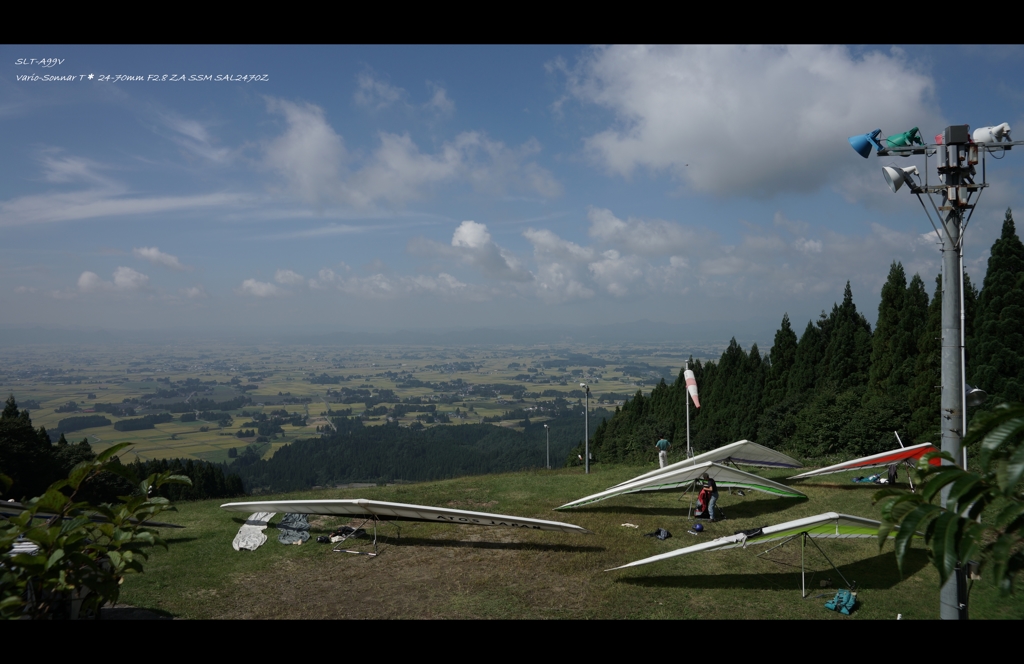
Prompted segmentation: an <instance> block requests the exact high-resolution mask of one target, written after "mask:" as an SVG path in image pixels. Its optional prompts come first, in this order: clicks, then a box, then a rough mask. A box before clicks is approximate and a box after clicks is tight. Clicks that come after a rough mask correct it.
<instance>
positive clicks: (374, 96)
mask: <svg viewBox="0 0 1024 664" xmlns="http://www.w3.org/2000/svg"><path fill="white" fill-rule="evenodd" d="M357 80H358V84H357V85H358V87H357V88H356V92H355V94H354V95H353V96H352V100H353V101H354V102H355V103H356V105H357V106H364V107H366V108H372V109H374V110H378V111H379V110H381V109H385V108H387V107H389V106H393V105H395V104H398V103H400V102H403V101H404V100H405V97H406V96H407V95H406V92H405V90H403V89H402V88H399V87H397V86H394V85H391V84H390V83H387V82H386V81H382V80H380V79H378V78H375V77H374V76H373V74H371V73H370V72H363V73H362V74H359V77H358V79H357ZM442 92H443V91H442Z"/></svg>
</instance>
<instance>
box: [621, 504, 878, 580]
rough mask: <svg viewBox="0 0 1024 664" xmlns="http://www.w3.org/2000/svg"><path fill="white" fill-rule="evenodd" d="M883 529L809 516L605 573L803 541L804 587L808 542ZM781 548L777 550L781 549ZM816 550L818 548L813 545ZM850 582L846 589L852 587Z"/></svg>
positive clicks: (840, 517)
mask: <svg viewBox="0 0 1024 664" xmlns="http://www.w3.org/2000/svg"><path fill="white" fill-rule="evenodd" d="M880 525H881V523H880V522H879V521H875V520H873V519H865V518H862V517H859V516H850V515H849V514H838V513H836V512H826V513H824V514H818V515H816V516H809V517H805V518H803V519H796V520H794V521H787V522H785V523H780V524H778V525H775V526H765V527H763V528H755V529H752V530H747V531H743V532H739V533H736V534H735V535H729V536H726V537H719V538H717V539H713V540H711V541H710V542H703V543H701V544H695V545H694V546H688V547H686V548H683V549H677V550H675V551H669V552H668V553H662V554H659V555H657V556H651V557H650V558H644V559H643V560H637V561H634V562H631V563H627V564H625V565H621V566H619V567H613V568H612V569H608V570H605V571H606V572H614V571H615V570H620V569H626V568H627V567H638V566H640V565H649V564H651V563H657V562H661V561H663V560H668V559H669V558H676V557H678V556H686V555H689V554H691V553H701V552H704V551H720V550H722V549H735V548H738V547H743V548H744V549H745V548H747V547H748V546H750V545H751V544H758V545H760V544H762V543H766V542H773V541H776V540H785V541H784V542H782V544H785V543H786V542H790V541H792V540H794V539H796V538H798V537H799V538H800V539H801V553H800V560H801V562H800V572H801V579H802V581H801V583H803V580H804V577H805V571H804V566H803V546H804V545H805V544H806V543H807V540H808V538H810V539H811V540H812V543H813V540H814V539H849V538H869V537H877V536H878V528H879V526H880ZM782 544H779V545H778V546H782ZM778 546H776V547H772V548H771V549H768V550H766V551H764V552H762V553H761V554H759V555H764V554H765V553H768V551H771V550H773V549H775V548H778ZM814 546H816V547H817V544H814ZM818 551H819V552H821V554H822V555H823V556H825V552H824V551H821V548H820V547H819V548H818ZM825 559H826V560H828V561H829V564H830V565H832V567H833V569H835V565H834V564H832V561H831V560H829V558H828V556H825ZM836 572H837V573H839V576H840V577H842V578H843V581H846V578H845V577H843V575H842V573H840V572H839V570H838V569H836ZM849 585H850V584H849V582H847V586H849ZM802 592H803V595H804V596H806V594H807V593H806V584H804V588H803V590H802Z"/></svg>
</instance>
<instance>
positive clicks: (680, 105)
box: [564, 45, 942, 196]
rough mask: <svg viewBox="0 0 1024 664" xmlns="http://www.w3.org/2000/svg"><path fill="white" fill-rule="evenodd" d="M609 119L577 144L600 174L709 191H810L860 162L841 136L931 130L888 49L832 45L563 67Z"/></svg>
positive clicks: (916, 90) (608, 55) (923, 105)
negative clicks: (659, 178)
mask: <svg viewBox="0 0 1024 664" xmlns="http://www.w3.org/2000/svg"><path fill="white" fill-rule="evenodd" d="M564 71H565V72H566V74H567V81H568V91H569V93H570V94H571V95H572V96H573V97H575V98H576V99H578V100H580V101H583V102H585V103H592V104H596V105H599V106H602V107H605V108H607V109H609V110H611V111H612V113H614V115H615V118H616V123H615V126H614V127H610V128H608V129H605V130H603V131H600V132H598V133H596V134H594V135H592V136H590V137H588V138H587V139H586V140H585V146H586V150H587V152H588V154H589V155H590V156H591V157H592V158H593V159H594V160H595V162H596V163H597V164H599V165H601V166H603V167H604V168H605V169H606V170H607V172H609V173H611V174H618V175H622V176H624V177H629V176H630V175H631V174H632V173H633V172H634V171H635V170H636V169H637V168H647V169H650V170H651V171H654V172H662V171H664V172H669V173H671V174H672V175H673V176H674V177H676V178H678V179H679V180H681V181H682V182H683V183H685V185H686V186H688V187H690V188H692V189H694V190H696V191H703V192H711V193H715V194H719V195H726V194H728V195H735V194H749V195H755V196H770V195H773V194H774V193H776V192H779V191H813V190H816V189H818V188H820V187H821V186H822V185H824V184H826V183H827V182H828V181H830V180H831V179H833V178H835V177H836V176H837V175H839V174H840V173H841V172H842V171H843V170H844V169H845V165H844V164H845V163H846V162H847V161H848V160H850V159H859V157H857V156H856V155H854V154H853V152H852V151H851V150H850V147H849V145H848V144H847V142H846V140H845V137H847V136H850V135H853V134H858V133H864V132H866V131H871V130H872V129H875V128H878V127H881V128H882V129H883V130H884V131H885V132H887V133H897V132H901V131H905V130H906V129H909V128H910V127H912V126H915V125H919V126H921V129H922V131H923V133H924V134H925V135H927V134H928V132H929V131H930V128H931V127H932V126H936V127H938V126H942V125H941V118H940V115H939V112H938V110H937V105H936V102H935V100H934V82H933V80H932V79H931V78H930V77H928V76H926V75H924V74H921V73H919V72H917V71H915V70H914V68H913V67H912V66H911V65H910V64H909V63H908V62H907V61H906V60H905V58H904V57H903V56H902V54H901V53H900V52H898V51H894V52H892V53H890V54H884V53H881V52H877V51H876V52H871V53H867V54H866V55H864V56H863V57H855V56H853V55H852V54H851V53H850V51H849V49H847V48H845V47H841V46H806V45H801V46H715V45H712V46H664V47H646V46H613V47H607V48H595V49H593V50H591V51H590V52H589V53H588V54H587V55H585V56H584V57H582V58H581V59H580V61H579V62H578V63H577V65H576V66H575V67H574V68H572V69H568V68H564Z"/></svg>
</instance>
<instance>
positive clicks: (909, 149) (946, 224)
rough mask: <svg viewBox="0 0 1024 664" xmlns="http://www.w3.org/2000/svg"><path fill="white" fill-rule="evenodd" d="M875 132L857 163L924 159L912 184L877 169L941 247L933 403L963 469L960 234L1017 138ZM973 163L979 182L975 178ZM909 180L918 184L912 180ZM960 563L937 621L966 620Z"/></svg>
mask: <svg viewBox="0 0 1024 664" xmlns="http://www.w3.org/2000/svg"><path fill="white" fill-rule="evenodd" d="M880 134H881V130H880V129H876V130H875V131H874V132H871V133H870V134H864V135H863V136H851V137H850V139H849V140H850V145H851V146H853V148H854V150H856V151H857V152H858V153H860V155H861V156H862V157H864V158H867V157H868V155H869V154H870V152H871V148H872V147H874V148H875V149H876V154H877V155H878V156H879V157H887V156H900V157H909V156H911V155H924V158H925V166H924V181H923V182H920V181H919V180H920V179H921V174H920V173H919V171H918V169H917V167H916V166H910V167H908V168H900V167H897V166H886V167H883V169H882V170H883V175H884V177H885V180H886V182H887V183H888V185H889V188H890V189H891V190H892V191H893V193H895V192H896V191H898V190H899V189H900V188H901V187H902V186H903V185H907V187H908V189H909V190H910V193H912V194H915V195H916V196H917V199H918V201H919V202H920V203H921V207H922V208H924V212H925V215H927V216H928V221H929V222H930V223H931V225H932V228H934V229H935V233H936V235H937V236H938V239H939V243H940V245H941V247H942V353H941V375H942V378H941V381H942V395H941V397H940V405H939V422H940V429H941V431H940V436H941V441H942V446H941V447H942V451H943V452H947V453H949V455H950V456H951V457H952V458H953V459H956V460H957V461H956V463H957V464H963V465H964V470H966V457H965V455H964V451H963V444H962V443H963V437H964V434H965V433H966V431H965V430H966V427H967V415H966V400H967V395H966V383H965V367H964V330H963V323H964V321H963V278H964V275H963V250H964V247H963V240H964V231H965V230H966V229H967V224H968V223H969V222H970V219H971V216H972V215H973V214H974V210H975V208H976V206H977V201H978V199H979V198H980V197H981V192H982V190H984V189H985V188H986V187H988V186H989V185H988V182H987V180H986V172H985V168H986V159H985V157H986V156H987V154H988V153H990V152H992V153H996V152H999V153H1001V154H1003V155H1005V153H1006V151H1007V150H1010V149H1011V148H1012V146H1014V145H1024V141H1012V142H1011V141H1010V126H1009V125H1008V124H1006V123H1004V124H1002V125H998V126H995V127H982V128H981V129H978V130H976V131H975V132H974V136H973V138H972V136H971V134H970V128H969V127H968V125H951V126H949V127H946V128H945V129H944V130H943V132H942V133H941V134H939V135H937V136H936V137H935V143H934V144H929V145H925V144H924V143H923V141H921V138H920V137H919V136H918V129H917V127H915V128H913V129H912V130H910V131H908V132H905V133H904V134H897V135H894V136H889V137H888V138H880V137H879V135H880ZM1004 138H1005V139H1006V140H1005V141H1004V140H1003V139H1004ZM915 144H916V145H915ZM929 157H934V158H935V160H936V162H937V163H936V171H937V172H938V176H939V183H938V184H935V185H929V183H928V158H929ZM979 157H980V159H979ZM979 161H980V166H981V173H980V175H981V177H980V178H978V177H977V176H978V175H979V174H978V169H977V166H978V165H979ZM915 175H916V176H917V178H918V180H915V179H914V177H913V176H915ZM936 197H937V198H939V199H940V203H941V205H936V204H935V198H936ZM926 198H927V200H928V202H929V203H931V207H932V210H934V211H935V214H936V216H937V218H938V224H936V222H935V221H933V220H932V216H931V213H930V212H929V211H928V206H927V205H925V199H926ZM965 213H966V215H965ZM942 464H943V465H947V466H948V465H952V464H953V462H950V461H947V460H945V459H943V461H942ZM951 488H952V487H950V486H947V487H946V488H944V489H943V490H942V493H941V498H942V507H943V508H945V507H946V502H947V500H948V498H949V491H950V489H951ZM966 562H967V561H959V562H958V563H957V566H956V570H955V573H954V574H953V576H952V577H951V578H950V579H949V580H948V581H947V582H946V583H945V584H944V585H943V586H942V589H941V591H940V594H939V617H940V618H942V619H943V620H966V619H967V592H966V582H965V579H964V569H963V568H964V566H965V565H966Z"/></svg>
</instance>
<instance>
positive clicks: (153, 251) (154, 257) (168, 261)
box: [132, 247, 188, 271]
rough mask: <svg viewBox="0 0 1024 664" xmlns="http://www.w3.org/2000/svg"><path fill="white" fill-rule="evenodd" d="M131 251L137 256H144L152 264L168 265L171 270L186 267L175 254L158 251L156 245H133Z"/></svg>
mask: <svg viewBox="0 0 1024 664" xmlns="http://www.w3.org/2000/svg"><path fill="white" fill-rule="evenodd" d="M132 253H133V254H134V255H135V256H136V257H137V258H144V259H146V260H147V261H149V262H150V263H152V264H153V265H163V266H165V267H169V268H171V269H172V270H179V271H184V270H187V269H188V268H187V267H186V266H184V265H182V264H181V262H180V261H179V260H178V257H177V256H172V255H171V254H165V253H164V252H162V251H160V249H159V248H157V247H134V248H132Z"/></svg>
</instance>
